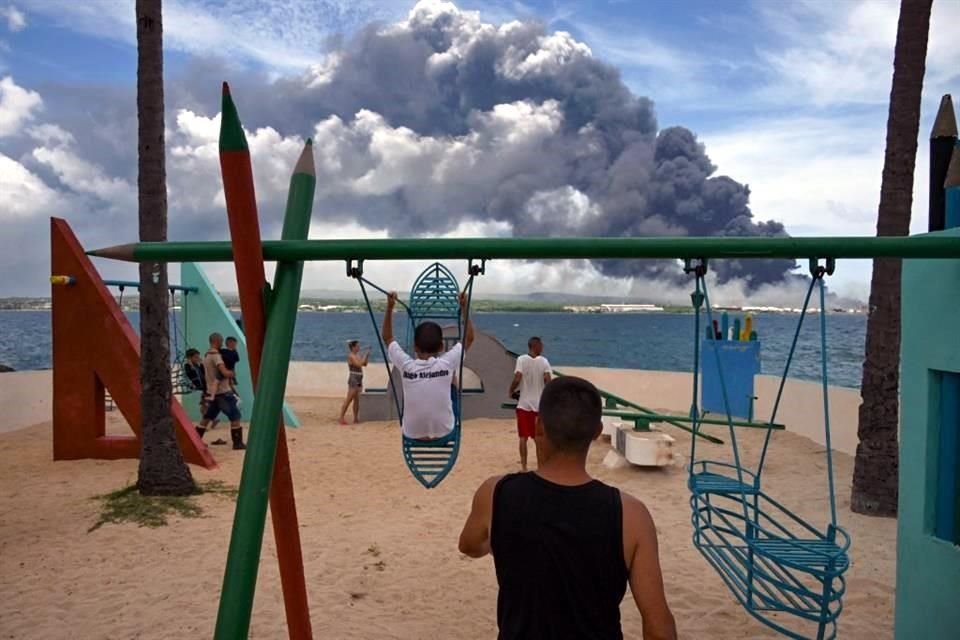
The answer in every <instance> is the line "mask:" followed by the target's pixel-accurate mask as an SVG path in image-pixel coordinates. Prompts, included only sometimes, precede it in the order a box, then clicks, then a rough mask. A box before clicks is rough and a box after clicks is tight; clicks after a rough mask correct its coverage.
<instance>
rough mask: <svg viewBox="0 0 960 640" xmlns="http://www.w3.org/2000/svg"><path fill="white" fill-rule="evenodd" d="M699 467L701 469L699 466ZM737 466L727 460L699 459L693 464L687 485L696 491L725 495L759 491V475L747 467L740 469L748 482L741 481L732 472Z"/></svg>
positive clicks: (750, 493)
mask: <svg viewBox="0 0 960 640" xmlns="http://www.w3.org/2000/svg"><path fill="white" fill-rule="evenodd" d="M697 467H699V469H698V468H697ZM731 472H733V473H736V472H737V468H736V467H735V466H734V465H732V464H728V463H726V462H716V461H713V460H698V461H697V462H695V463H694V464H693V465H691V472H690V478H689V479H688V480H687V486H688V488H689V489H690V491H692V492H694V493H697V492H699V493H719V494H725V495H734V494H735V495H742V494H745V495H748V496H749V495H754V494H756V493H757V492H758V491H759V482H758V481H757V477H756V476H755V475H754V474H753V473H751V472H750V471H748V470H747V469H740V471H739V472H740V476H741V477H742V478H743V480H745V481H747V482H741V481H740V479H739V478H737V477H731V476H730V473H731Z"/></svg>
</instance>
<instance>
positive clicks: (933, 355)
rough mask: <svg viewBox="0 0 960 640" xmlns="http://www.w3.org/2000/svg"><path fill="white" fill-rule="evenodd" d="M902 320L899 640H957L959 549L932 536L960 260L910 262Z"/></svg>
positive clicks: (955, 348)
mask: <svg viewBox="0 0 960 640" xmlns="http://www.w3.org/2000/svg"><path fill="white" fill-rule="evenodd" d="M936 235H949V236H960V230H957V229H953V230H949V231H940V232H937V234H936ZM902 313H903V340H902V344H901V396H900V400H901V405H900V406H901V414H900V418H901V419H900V425H901V427H900V495H899V507H898V510H899V514H898V523H897V596H896V623H895V628H896V631H895V632H896V638H897V640H908V639H913V638H958V637H960V546H957V545H955V544H952V543H950V542H947V541H944V540H940V539H938V538H937V537H935V536H934V535H933V533H934V522H935V518H936V502H937V464H938V460H939V459H940V456H941V452H940V450H939V443H940V426H941V420H940V401H941V397H940V388H939V384H938V380H939V377H940V376H939V375H938V374H937V373H936V372H938V371H946V372H958V371H960V339H958V337H957V320H958V319H960V260H905V261H904V263H903V312H902Z"/></svg>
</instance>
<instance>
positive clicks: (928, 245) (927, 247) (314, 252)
mask: <svg viewBox="0 0 960 640" xmlns="http://www.w3.org/2000/svg"><path fill="white" fill-rule="evenodd" d="M88 253H89V254H90V255H92V256H98V257H103V258H113V259H116V260H127V261H133V262H189V261H194V262H230V261H231V260H233V249H232V247H231V244H230V243H229V242H141V243H137V244H128V245H120V246H116V247H109V248H106V249H98V250H96V251H90V252H88ZM468 258H477V259H479V258H485V259H503V260H538V259H539V260H556V259H578V258H579V259H587V258H592V259H605V258H617V259H630V258H672V259H685V258H690V259H698V258H796V259H809V258H821V259H825V258H960V238H957V237H943V236H937V235H933V236H927V235H924V236H909V237H898V236H885V237H826V238H728V237H719V238H714V237H710V238H665V237H664V238H390V239H373V240H279V241H278V240H272V241H271V240H267V241H265V242H264V243H263V259H264V260H271V261H289V262H293V261H306V260H344V261H345V260H359V259H365V260H444V259H468Z"/></svg>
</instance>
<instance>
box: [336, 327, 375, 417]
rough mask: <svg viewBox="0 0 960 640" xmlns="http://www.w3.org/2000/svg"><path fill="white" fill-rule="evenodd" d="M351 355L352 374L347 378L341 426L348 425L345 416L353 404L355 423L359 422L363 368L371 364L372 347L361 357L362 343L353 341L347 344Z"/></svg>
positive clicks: (349, 365)
mask: <svg viewBox="0 0 960 640" xmlns="http://www.w3.org/2000/svg"><path fill="white" fill-rule="evenodd" d="M347 348H348V349H349V353H348V354H347V367H348V368H349V370H350V374H349V376H348V377H347V398H346V399H345V400H344V401H343V406H342V407H341V408H340V424H347V421H346V420H345V419H344V416H345V415H346V414H347V408H348V407H349V406H350V404H351V403H353V422H354V424H356V423H357V422H359V421H360V420H359V417H358V416H359V414H360V392H361V391H363V368H364V367H365V366H367V364H368V363H369V362H370V347H367V349H366V351H364V353H363V354H362V355H361V353H360V341H359V340H351V341H350V342H348V343H347Z"/></svg>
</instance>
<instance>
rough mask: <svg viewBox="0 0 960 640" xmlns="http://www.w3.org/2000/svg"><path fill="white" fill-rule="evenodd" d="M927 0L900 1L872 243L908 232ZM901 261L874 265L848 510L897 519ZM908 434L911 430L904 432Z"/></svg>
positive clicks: (931, 1)
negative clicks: (884, 145) (884, 153)
mask: <svg viewBox="0 0 960 640" xmlns="http://www.w3.org/2000/svg"><path fill="white" fill-rule="evenodd" d="M932 3H933V0H902V1H901V3H900V21H899V24H898V26H897V44H896V49H895V50H894V58H893V87H892V89H891V90H890V113H889V115H888V117H887V149H886V155H885V157H884V161H883V178H882V182H881V185H880V207H879V210H878V213H877V235H878V236H904V235H907V234H908V233H909V232H910V209H911V207H912V206H913V171H914V165H915V163H916V159H917V136H918V134H919V130H920V94H921V92H922V90H923V76H924V73H925V71H926V59H927V37H928V35H929V32H930V8H931V5H932ZM899 393H900V260H896V259H883V260H881V259H878V260H874V261H873V278H872V280H871V282H870V315H869V316H868V318H867V344H866V354H865V357H864V362H863V381H862V382H861V387H860V396H861V398H862V399H863V402H862V404H861V405H860V421H859V425H858V427H857V436H858V437H859V439H860V443H859V444H858V445H857V456H856V460H855V462H854V468H853V493H852V495H851V498H850V508H851V509H852V510H853V511H855V512H857V513H864V514H869V515H876V516H895V515H896V514H897V468H898V449H897V427H898V425H899V422H900V421H899V418H900V402H899ZM907 427H908V428H909V425H907Z"/></svg>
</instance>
